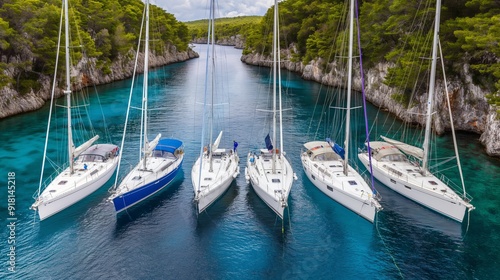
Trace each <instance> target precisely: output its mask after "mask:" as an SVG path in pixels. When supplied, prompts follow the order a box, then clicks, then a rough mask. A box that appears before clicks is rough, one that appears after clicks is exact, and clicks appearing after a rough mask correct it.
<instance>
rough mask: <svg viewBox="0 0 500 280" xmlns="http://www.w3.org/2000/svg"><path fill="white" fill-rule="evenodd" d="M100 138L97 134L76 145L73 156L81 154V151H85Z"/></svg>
mask: <svg viewBox="0 0 500 280" xmlns="http://www.w3.org/2000/svg"><path fill="white" fill-rule="evenodd" d="M97 139H99V135H96V136H94V137H92V138H91V139H90V140H88V141H87V142H85V143H83V144H81V145H80V146H78V147H76V149H75V150H74V151H73V157H75V158H76V157H77V156H79V155H80V154H81V153H83V152H85V151H86V150H87V149H88V148H89V147H90V146H91V145H92V144H93V143H94V142H95V141H97Z"/></svg>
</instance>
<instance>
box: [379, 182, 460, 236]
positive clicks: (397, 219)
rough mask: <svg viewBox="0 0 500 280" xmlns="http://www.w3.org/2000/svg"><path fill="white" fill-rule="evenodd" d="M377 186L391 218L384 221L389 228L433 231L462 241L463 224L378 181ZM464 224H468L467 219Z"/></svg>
mask: <svg viewBox="0 0 500 280" xmlns="http://www.w3.org/2000/svg"><path fill="white" fill-rule="evenodd" d="M375 186H376V189H377V190H378V191H379V192H380V194H381V195H382V200H381V204H382V206H383V207H384V209H383V210H382V211H383V212H384V216H385V217H391V218H390V220H385V221H384V224H386V223H388V224H387V226H391V225H390V224H391V223H395V224H398V225H399V226H402V225H404V227H409V228H413V230H420V231H433V232H436V233H438V234H442V235H444V236H447V237H449V238H451V239H453V240H456V241H459V240H461V239H462V223H458V222H456V221H454V220H451V219H449V218H447V217H444V216H443V215H441V214H439V213H436V212H434V211H432V210H430V209H428V208H426V207H424V206H422V205H420V204H418V203H416V202H414V201H412V200H410V199H408V198H406V197H404V196H402V195H400V194H399V193H396V192H395V191H393V190H391V189H389V188H387V187H386V186H384V185H382V184H381V183H380V182H378V181H376V182H375ZM466 215H467V214H466ZM464 223H467V220H466V219H464Z"/></svg>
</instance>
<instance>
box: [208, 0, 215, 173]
mask: <svg viewBox="0 0 500 280" xmlns="http://www.w3.org/2000/svg"><path fill="white" fill-rule="evenodd" d="M213 2H214V1H213V0H212V2H211V3H210V6H211V9H210V15H211V17H210V25H211V33H210V37H211V38H210V40H211V44H209V47H210V45H211V46H212V76H211V78H212V80H211V89H212V103H211V105H210V125H209V129H210V132H209V133H210V141H209V143H210V145H212V144H213V143H212V140H213V129H214V90H215V77H214V76H215V31H214V29H215V4H214V3H213ZM212 148H213V145H212V147H210V151H209V161H210V166H209V169H208V171H209V172H212V171H213V163H212V153H213V151H212Z"/></svg>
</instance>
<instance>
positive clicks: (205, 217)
mask: <svg viewBox="0 0 500 280" xmlns="http://www.w3.org/2000/svg"><path fill="white" fill-rule="evenodd" d="M193 195H194V194H193ZM238 195H239V188H238V186H237V183H236V180H233V182H231V185H230V186H229V188H228V189H227V190H226V192H225V193H223V194H222V195H221V196H220V197H219V198H218V199H217V200H216V201H214V202H213V203H212V205H210V206H209V207H208V208H207V209H205V211H203V212H201V213H200V214H198V217H197V225H196V229H197V230H204V228H206V227H210V226H211V225H215V224H216V223H218V222H220V221H221V220H223V219H224V218H225V217H226V216H227V215H230V209H231V205H232V204H233V203H234V200H235V198H236V197H237V196H238ZM193 208H196V207H195V205H194V202H193ZM194 213H195V214H196V209H195V211H194Z"/></svg>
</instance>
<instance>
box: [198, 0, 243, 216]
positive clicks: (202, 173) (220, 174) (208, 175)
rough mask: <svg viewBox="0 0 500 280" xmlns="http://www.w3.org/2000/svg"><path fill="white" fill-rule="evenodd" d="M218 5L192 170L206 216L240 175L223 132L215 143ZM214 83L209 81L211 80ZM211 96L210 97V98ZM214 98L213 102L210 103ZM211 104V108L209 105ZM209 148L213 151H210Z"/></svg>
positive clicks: (211, 30) (211, 21) (211, 27)
mask: <svg viewBox="0 0 500 280" xmlns="http://www.w3.org/2000/svg"><path fill="white" fill-rule="evenodd" d="M214 30H215V3H214V1H213V0H212V1H210V19H209V26H208V36H207V37H208V41H207V45H208V48H207V60H206V63H207V66H206V69H207V73H206V75H207V76H206V77H207V80H206V81H205V96H204V104H203V109H204V110H203V124H202V125H203V128H202V131H201V147H200V156H199V157H198V159H197V160H196V162H195V164H194V165H193V168H192V169H191V180H192V183H193V189H194V196H195V197H194V202H195V204H196V208H197V210H198V213H201V212H203V211H204V210H205V209H207V207H209V206H210V205H211V204H212V203H214V202H215V201H216V200H217V199H218V198H219V197H220V196H222V194H224V193H225V192H226V190H227V189H228V188H229V186H230V185H231V182H233V180H234V179H235V178H236V177H237V176H238V174H239V173H240V168H239V161H240V159H239V157H238V153H237V151H236V145H235V146H234V148H233V149H225V148H219V145H220V142H221V139H222V134H223V132H222V131H220V133H219V136H218V137H217V138H216V139H215V141H213V143H212V140H213V132H214V126H215V124H214V121H215V117H214V101H215V93H216V89H215V88H216V85H215V73H216V71H215V66H216V63H215V31H214ZM209 75H210V77H211V79H210V81H208V76H209ZM207 92H210V96H207V95H208V93H207ZM208 97H211V99H210V100H211V101H208V100H207V99H208ZM208 102H210V104H207V103H208ZM207 109H208V111H209V113H210V115H209V117H208V118H209V120H208V134H209V137H208V138H209V141H208V146H205V144H204V143H206V139H205V138H206V136H205V127H206V121H205V117H206V113H207V112H206V111H207ZM209 147H210V148H209Z"/></svg>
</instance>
